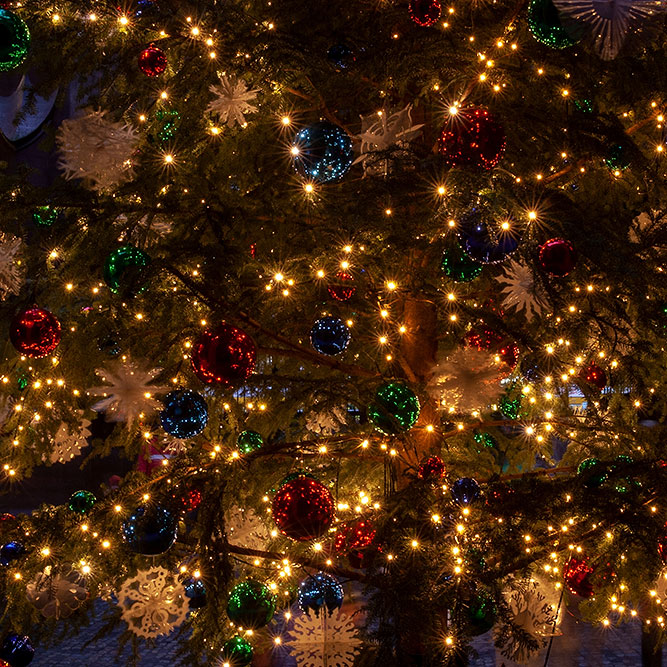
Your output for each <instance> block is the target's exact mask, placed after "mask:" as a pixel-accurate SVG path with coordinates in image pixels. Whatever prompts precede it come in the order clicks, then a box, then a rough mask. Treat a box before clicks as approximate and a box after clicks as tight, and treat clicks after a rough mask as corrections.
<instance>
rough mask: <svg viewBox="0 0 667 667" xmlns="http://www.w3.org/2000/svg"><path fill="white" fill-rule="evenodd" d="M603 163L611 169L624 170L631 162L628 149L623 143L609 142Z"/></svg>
mask: <svg viewBox="0 0 667 667" xmlns="http://www.w3.org/2000/svg"><path fill="white" fill-rule="evenodd" d="M604 163H605V164H606V165H607V167H608V168H609V169H611V170H612V171H624V170H625V169H627V168H628V167H629V166H630V165H631V164H632V160H631V158H630V150H629V149H628V147H627V146H626V145H625V144H611V145H610V146H609V147H608V148H607V153H606V155H605V159H604Z"/></svg>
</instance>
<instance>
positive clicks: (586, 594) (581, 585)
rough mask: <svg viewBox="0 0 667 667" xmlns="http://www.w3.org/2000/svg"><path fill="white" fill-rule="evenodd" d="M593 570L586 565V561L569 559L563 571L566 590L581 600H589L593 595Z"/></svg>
mask: <svg viewBox="0 0 667 667" xmlns="http://www.w3.org/2000/svg"><path fill="white" fill-rule="evenodd" d="M593 572H595V569H594V568H593V567H591V566H590V565H589V564H588V561H587V560H586V559H582V560H579V559H577V558H570V560H569V561H568V563H567V565H566V566H565V568H564V569H563V579H564V581H565V585H566V586H567V588H568V590H569V591H570V592H571V593H574V594H575V595H580V596H581V597H582V598H591V597H593V595H594V594H595V592H594V591H593V584H592V583H591V575H592V574H593Z"/></svg>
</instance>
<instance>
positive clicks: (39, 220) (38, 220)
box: [32, 206, 60, 227]
mask: <svg viewBox="0 0 667 667" xmlns="http://www.w3.org/2000/svg"><path fill="white" fill-rule="evenodd" d="M59 216H60V210H59V209H57V208H55V207H53V206H38V207H37V208H36V209H35V210H34V211H33V212H32V220H33V222H34V223H35V224H36V225H39V226H40V227H51V225H53V224H54V223H55V222H56V221H57V220H58V217H59Z"/></svg>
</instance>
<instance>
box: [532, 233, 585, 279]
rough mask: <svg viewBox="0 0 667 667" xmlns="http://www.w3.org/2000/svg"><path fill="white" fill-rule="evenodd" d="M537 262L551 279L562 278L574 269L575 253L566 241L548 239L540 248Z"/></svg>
mask: <svg viewBox="0 0 667 667" xmlns="http://www.w3.org/2000/svg"><path fill="white" fill-rule="evenodd" d="M537 261H538V263H539V265H540V268H541V269H542V271H545V272H546V273H548V274H549V275H550V276H552V277H553V278H564V277H565V276H566V275H568V273H571V272H572V270H573V269H574V266H575V264H576V262H577V253H576V251H575V249H574V246H573V245H572V244H571V243H570V242H569V241H568V240H567V239H549V240H548V241H546V242H545V243H543V244H542V245H541V246H540V248H539V254H538V256H537Z"/></svg>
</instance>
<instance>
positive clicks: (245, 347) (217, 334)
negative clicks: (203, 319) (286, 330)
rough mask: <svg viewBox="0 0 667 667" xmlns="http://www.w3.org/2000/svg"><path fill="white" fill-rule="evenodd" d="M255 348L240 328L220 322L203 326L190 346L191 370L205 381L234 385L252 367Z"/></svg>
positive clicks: (224, 385) (233, 386)
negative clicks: (201, 332)
mask: <svg viewBox="0 0 667 667" xmlns="http://www.w3.org/2000/svg"><path fill="white" fill-rule="evenodd" d="M256 359H257V347H256V346H255V343H254V341H253V340H252V338H250V336H248V334H247V333H246V332H245V331H243V330H242V329H238V328H237V327H235V326H232V325H231V324H225V323H222V324H219V325H218V326H217V327H214V328H212V329H206V331H204V333H203V334H202V335H201V336H199V338H198V339H197V341H196V342H195V344H194V345H193V346H192V355H191V357H190V360H191V363H192V370H193V371H194V373H195V375H196V376H197V377H198V378H199V379H200V380H201V381H202V382H205V383H206V384H219V385H222V386H223V387H232V388H236V387H239V386H240V385H242V384H243V383H244V382H245V381H246V380H247V379H248V377H250V374H251V373H252V372H253V370H254V369H255V360H256Z"/></svg>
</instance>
